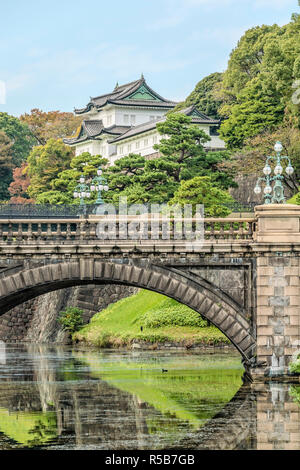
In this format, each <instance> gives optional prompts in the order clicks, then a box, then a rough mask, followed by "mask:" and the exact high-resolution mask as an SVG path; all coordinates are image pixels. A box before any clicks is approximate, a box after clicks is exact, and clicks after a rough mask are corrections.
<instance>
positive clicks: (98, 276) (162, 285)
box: [0, 258, 255, 360]
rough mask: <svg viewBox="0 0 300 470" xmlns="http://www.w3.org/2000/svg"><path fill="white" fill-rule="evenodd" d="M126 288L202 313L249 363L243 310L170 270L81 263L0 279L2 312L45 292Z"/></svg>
mask: <svg viewBox="0 0 300 470" xmlns="http://www.w3.org/2000/svg"><path fill="white" fill-rule="evenodd" d="M92 283H93V284H113V283H114V284H124V285H131V286H136V287H140V288H143V289H148V290H152V291H155V292H158V293H160V294H164V295H166V296H168V297H171V298H173V299H175V300H178V301H179V302H181V303H183V304H184V305H187V306H188V307H190V308H192V309H194V310H195V311H197V312H198V313H200V314H201V315H202V316H203V317H204V318H206V319H207V320H209V321H210V322H211V323H212V324H214V325H215V326H216V327H217V328H219V329H220V330H221V331H222V332H223V333H224V334H225V335H226V336H227V337H228V339H229V340H230V341H231V342H232V344H233V345H234V346H235V347H236V348H237V349H238V351H239V352H240V353H241V354H242V356H243V357H244V358H245V359H246V360H249V359H251V357H252V356H253V348H254V346H255V339H254V338H253V337H252V335H251V333H250V331H251V328H250V325H249V323H248V322H247V320H246V319H245V316H244V311H243V309H242V308H241V307H240V306H239V305H238V304H237V303H236V302H234V301H233V300H232V299H231V297H229V295H227V294H225V293H224V292H222V291H221V290H220V289H217V288H215V287H214V286H213V285H212V284H209V283H207V282H206V281H203V280H201V279H198V280H192V279H190V278H189V277H188V276H186V275H184V273H180V272H178V271H177V272H176V273H175V272H174V271H171V270H170V269H169V268H162V267H159V268H158V267H156V266H153V265H151V264H149V265H148V267H143V266H139V265H138V264H125V262H118V261H116V262H106V261H98V260H94V259H90V258H89V259H87V260H85V259H80V260H78V261H68V262H60V263H53V264H47V265H42V266H38V267H32V268H28V267H27V268H26V267H24V266H23V267H20V268H19V270H18V268H16V267H15V268H12V269H7V270H6V271H5V272H4V273H2V277H1V279H0V312H1V314H3V313H5V312H7V311H8V310H10V309H11V308H13V307H15V306H16V305H19V304H21V303H23V302H25V301H26V300H29V299H32V298H34V297H37V296H39V295H42V294H45V293H47V292H50V291H53V290H57V289H62V288H66V287H70V286H75V285H80V284H92Z"/></svg>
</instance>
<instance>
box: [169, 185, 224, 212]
mask: <svg viewBox="0 0 300 470" xmlns="http://www.w3.org/2000/svg"><path fill="white" fill-rule="evenodd" d="M231 202H233V198H232V197H231V196H230V194H229V193H228V192H226V191H224V190H222V189H220V188H219V187H218V186H216V185H215V184H214V183H213V181H212V179H211V178H210V177H209V176H196V177H195V178H192V179H190V180H188V181H181V183H180V186H179V188H178V190H177V191H176V192H175V194H174V197H173V199H171V201H170V204H181V205H183V204H192V205H193V208H194V209H195V206H196V204H204V214H205V216H206V217H225V216H227V215H228V214H230V212H231V211H230V209H228V207H226V203H231Z"/></svg>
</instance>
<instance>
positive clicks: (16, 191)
mask: <svg viewBox="0 0 300 470" xmlns="http://www.w3.org/2000/svg"><path fill="white" fill-rule="evenodd" d="M27 167H28V163H26V162H23V163H22V165H21V166H20V167H18V168H15V169H14V170H13V181H12V182H11V183H10V185H9V188H8V191H9V193H10V194H11V198H10V200H9V202H10V203H11V204H32V203H34V199H30V198H29V196H28V194H27V188H28V186H29V185H30V177H29V175H28V173H27V172H26V169H27Z"/></svg>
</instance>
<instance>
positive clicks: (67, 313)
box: [58, 307, 83, 333]
mask: <svg viewBox="0 0 300 470" xmlns="http://www.w3.org/2000/svg"><path fill="white" fill-rule="evenodd" d="M82 314H83V311H82V310H81V309H80V308H77V307H67V308H66V310H64V311H62V312H59V316H58V323H60V324H61V325H62V326H63V328H64V330H67V331H69V332H70V333H75V331H78V330H80V328H81V327H82V325H83V318H82Z"/></svg>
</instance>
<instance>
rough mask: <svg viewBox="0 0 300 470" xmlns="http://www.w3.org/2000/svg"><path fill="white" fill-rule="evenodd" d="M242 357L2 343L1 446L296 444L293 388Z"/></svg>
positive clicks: (299, 407) (298, 422)
mask: <svg viewBox="0 0 300 470" xmlns="http://www.w3.org/2000/svg"><path fill="white" fill-rule="evenodd" d="M242 378H243V367H242V365H241V359H240V356H239V355H238V354H236V353H234V352H232V351H227V352H226V351H224V352H218V353H213V354H208V353H202V352H201V353H200V352H199V353H195V352H189V351H187V352H179V351H176V352H173V351H139V352H136V351H119V350H118V351H116V350H101V351H95V350H82V349H78V348H74V347H71V346H53V345H51V346H46V345H36V344H27V345H18V346H16V345H11V344H4V343H0V449H1V450H8V449H45V450H46V449H47V450H51V449H54V450H57V449H60V450H61V449H62V450H76V449H81V450H90V449H95V450H124V449H127V450H131V449H150V450H157V449H193V450H195V449H226V450H227V449H228V450H233V449H300V385H299V386H297V385H292V384H277V383H269V384H260V385H256V386H253V384H252V385H251V386H250V385H249V384H247V383H243V380H242Z"/></svg>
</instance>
